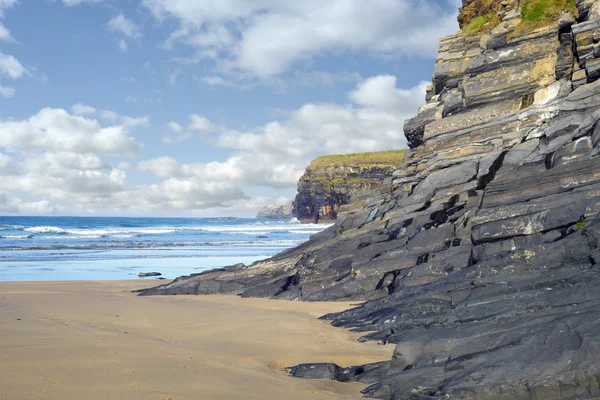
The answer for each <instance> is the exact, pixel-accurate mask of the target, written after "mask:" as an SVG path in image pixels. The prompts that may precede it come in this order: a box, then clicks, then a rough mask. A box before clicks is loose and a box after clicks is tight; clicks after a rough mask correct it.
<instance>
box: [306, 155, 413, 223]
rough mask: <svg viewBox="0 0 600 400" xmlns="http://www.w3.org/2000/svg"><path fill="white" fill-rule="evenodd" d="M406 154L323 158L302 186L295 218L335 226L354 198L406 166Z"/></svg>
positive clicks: (308, 174)
mask: <svg viewBox="0 0 600 400" xmlns="http://www.w3.org/2000/svg"><path fill="white" fill-rule="evenodd" d="M403 157H404V151H386V152H377V153H362V154H346V155H337V156H325V157H319V158H317V159H316V160H314V161H313V162H311V163H310V165H309V166H308V168H307V169H306V173H305V174H304V175H303V176H302V178H300V181H299V182H298V194H297V195H296V200H295V202H294V205H295V209H294V215H295V216H296V217H297V218H298V219H299V220H300V221H301V222H306V223H320V222H332V221H335V220H336V218H337V214H338V211H339V209H340V207H341V206H343V205H344V204H348V203H349V202H350V199H351V198H352V196H354V195H359V194H361V193H365V192H368V191H370V190H373V189H374V188H376V187H377V186H379V185H381V184H382V182H383V181H384V180H385V179H386V178H391V176H392V174H393V172H394V171H395V170H396V169H397V168H398V166H399V165H400V164H401V163H402V159H403Z"/></svg>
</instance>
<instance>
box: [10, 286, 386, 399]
mask: <svg viewBox="0 0 600 400" xmlns="http://www.w3.org/2000/svg"><path fill="white" fill-rule="evenodd" d="M156 283H157V284H158V281H157V282H156ZM153 284H154V282H149V281H85V282H76V281H70V282H56V281H54V282H8V283H0V399H17V400H27V399H50V400H52V399H56V400H58V399H86V400H96V399H98V400H99V399H144V400H149V399H150V400H151V399H156V400H167V399H169V400H186V399H203V400H212V399H214V400H225V399H227V400H229V399H257V400H258V399H271V398H273V399H275V398H284V399H288V400H296V399H297V400H301V399H323V400H324V399H360V398H361V395H360V393H359V392H360V390H361V389H363V388H364V387H365V385H362V384H342V383H338V382H334V381H329V380H319V381H313V380H303V379H297V378H293V377H289V376H287V373H286V370H285V367H289V366H293V365H296V364H299V363H307V362H335V363H337V364H338V365H340V366H349V365H358V364H365V363H370V362H377V361H385V360H389V359H390V357H391V354H392V351H393V346H379V345H377V344H375V343H358V342H356V339H357V338H358V337H359V336H361V335H360V334H357V333H352V332H349V331H346V330H343V329H338V328H334V327H332V326H330V325H329V323H328V322H326V321H320V320H318V319H317V318H318V317H319V316H321V315H323V314H326V313H330V312H336V311H342V310H344V309H347V308H349V307H351V306H352V304H350V303H303V302H291V301H275V300H264V299H241V298H239V297H235V296H169V297H137V296H136V295H135V294H133V293H131V290H135V289H141V288H144V287H149V286H152V285H153Z"/></svg>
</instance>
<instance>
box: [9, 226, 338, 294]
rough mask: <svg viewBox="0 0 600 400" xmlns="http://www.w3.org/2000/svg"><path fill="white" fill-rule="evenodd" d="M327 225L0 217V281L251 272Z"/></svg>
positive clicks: (129, 277) (100, 278)
mask: <svg viewBox="0 0 600 400" xmlns="http://www.w3.org/2000/svg"><path fill="white" fill-rule="evenodd" d="M327 226H328V225H314V224H302V223H299V222H298V221H296V220H264V219H255V218H235V217H216V218H154V217H135V218H134V217H131V218H129V217H64V216H61V217H21V216H0V282H8V281H49V280H60V281H62V280H127V279H140V278H138V274H139V273H147V272H159V273H161V274H162V277H163V278H166V279H173V278H176V277H178V276H182V275H190V274H195V273H199V272H202V271H205V270H209V269H213V268H220V267H224V266H228V265H232V264H237V263H244V264H246V265H249V264H251V263H253V262H255V261H258V260H262V259H265V258H269V257H271V256H273V255H275V254H277V253H280V252H281V251H284V250H286V249H288V248H291V247H294V246H297V245H299V244H301V243H302V242H304V241H306V240H308V239H309V237H310V236H311V235H313V234H315V233H318V232H320V231H322V230H323V229H325V228H327Z"/></svg>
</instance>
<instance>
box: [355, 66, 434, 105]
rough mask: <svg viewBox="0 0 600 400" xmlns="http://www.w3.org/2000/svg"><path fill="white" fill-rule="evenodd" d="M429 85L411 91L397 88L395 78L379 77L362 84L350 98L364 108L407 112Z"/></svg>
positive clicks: (390, 76)
mask: <svg viewBox="0 0 600 400" xmlns="http://www.w3.org/2000/svg"><path fill="white" fill-rule="evenodd" d="M427 85H429V82H421V83H420V84H419V85H418V86H415V87H413V88H411V89H399V88H397V87H396V77H395V76H393V75H378V76H375V77H372V78H369V79H367V80H365V81H363V82H361V83H360V84H359V85H358V87H357V89H356V90H355V91H353V92H351V93H350V94H349V96H350V99H351V100H352V101H354V102H355V103H356V104H360V105H362V106H368V107H376V108H378V109H382V110H387V111H394V110H406V109H407V108H409V109H411V107H413V106H414V104H415V99H418V97H419V96H422V95H423V93H425V89H426V88H427ZM423 101H424V99H423Z"/></svg>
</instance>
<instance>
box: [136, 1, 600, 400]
mask: <svg viewBox="0 0 600 400" xmlns="http://www.w3.org/2000/svg"><path fill="white" fill-rule="evenodd" d="M498 3H500V5H501V6H502V9H501V10H499V11H497V10H495V11H494V12H496V14H494V15H493V16H492V17H489V16H488V14H483V13H484V12H486V11H485V10H486V9H485V6H486V5H489V4H491V3H490V1H488V0H464V1H463V5H464V6H465V8H466V7H467V6H469V5H473V7H474V8H469V9H470V12H471V16H470V17H465V18H464V19H463V20H462V26H463V30H462V31H461V32H458V33H457V34H455V35H451V36H448V37H446V38H443V39H442V40H441V45H440V54H439V57H438V60H437V62H436V66H435V73H434V77H433V84H432V86H431V87H430V88H429V89H428V93H427V105H425V106H424V107H423V108H422V109H421V110H420V111H419V115H418V116H417V117H415V118H413V119H412V120H410V121H407V123H406V127H405V128H406V129H405V132H406V135H407V138H408V140H409V143H410V146H411V148H412V150H410V151H409V152H408V153H407V154H406V156H405V158H404V164H403V166H401V167H400V168H399V169H398V170H397V171H396V172H395V173H394V177H393V181H392V182H391V185H389V186H388V185H382V186H380V187H378V188H377V189H375V190H374V191H373V192H371V193H370V195H369V196H368V197H366V196H364V197H361V198H360V199H357V200H356V201H354V202H353V203H352V204H349V205H346V206H342V207H340V210H339V215H338V220H337V222H336V224H335V225H334V226H332V227H331V228H329V229H327V230H325V231H323V232H321V233H319V234H316V235H314V236H313V237H312V238H311V240H310V241H308V242H306V243H304V244H302V245H301V246H299V247H297V248H295V249H290V250H288V251H286V252H284V253H282V254H279V255H277V256H275V257H273V258H271V259H269V260H265V261H261V262H257V263H255V264H253V265H251V266H249V267H245V266H242V265H238V266H234V267H229V268H225V269H221V270H214V271H210V272H207V273H204V274H199V275H193V276H190V277H183V278H179V279H178V280H176V281H174V282H173V283H171V284H168V285H163V286H159V287H156V288H152V289H149V290H147V291H143V292H142V294H143V295H152V294H204V293H232V294H241V295H242V296H249V297H272V298H276V299H300V300H305V301H321V300H369V301H367V302H366V303H364V304H362V305H361V306H359V307H357V308H354V309H352V310H348V311H346V312H343V313H338V314H332V315H328V316H325V317H324V318H325V319H327V320H330V321H332V324H334V325H335V326H340V327H345V328H352V329H355V330H356V331H361V332H365V336H364V337H363V338H362V339H361V340H377V341H380V342H382V343H394V344H396V348H395V352H394V356H393V359H392V360H391V362H390V363H389V364H382V366H381V368H383V369H384V372H381V370H379V372H378V373H377V376H378V377H377V380H378V381H377V382H376V383H374V384H373V385H371V386H370V387H368V388H367V389H366V390H365V391H364V394H365V396H366V397H370V398H378V399H490V400H491V399H588V398H594V397H600V385H599V383H598V382H600V363H598V359H600V290H598V287H599V286H600V264H599V261H600V157H599V155H598V154H599V153H600V81H598V80H597V79H598V77H599V76H600V74H598V73H597V72H596V71H597V70H596V68H597V67H596V65H597V61H598V63H599V64H600V58H598V56H600V50H599V51H597V48H600V47H599V46H600V44H599V43H600V15H599V13H598V9H599V8H600V6H598V1H591V0H577V1H576V5H577V9H576V10H574V8H573V2H572V1H567V0H564V1H562V2H561V1H560V0H559V1H553V2H544V1H539V0H520V1H516V0H515V1H510V0H506V1H502V2H498ZM542 3H543V4H547V5H548V4H552V6H553V7H554V8H553V9H552V10H551V11H552V12H546V9H544V8H543V7H541V8H537V9H535V7H533V6H534V5H535V4H538V5H539V4H542ZM559 5H561V7H562V8H561V12H558V13H557V12H556V11H557V9H556V7H558V6H559ZM478 7H481V8H478ZM519 7H521V8H520V9H519ZM482 10H483V11H482ZM531 10H537V11H536V13H531ZM540 10H541V11H540ZM479 11H481V12H479ZM480 14H483V15H480ZM576 14H578V15H576ZM461 15H462V16H464V14H461ZM484 17H485V18H484ZM475 18H483V21H484V24H483V25H482V26H478V25H477V24H475V25H474V24H473V21H475V22H477V23H479V20H475ZM486 21H487V22H486ZM467 28H469V29H468V30H467ZM306 361H307V362H310V361H311V360H306ZM300 367H302V368H300ZM354 368H356V367H354ZM314 369H317V370H318V371H317V372H316V374H317V375H323V376H326V377H330V378H333V379H337V378H338V376H339V373H340V371H343V369H342V368H340V367H338V366H334V365H331V364H326V365H325V366H323V365H318V367H315V368H310V366H309V367H306V366H299V369H297V370H295V371H296V372H297V373H299V374H300V376H305V377H310V375H311V372H310V371H311V370H314ZM306 371H308V372H306ZM319 371H320V372H319Z"/></svg>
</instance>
